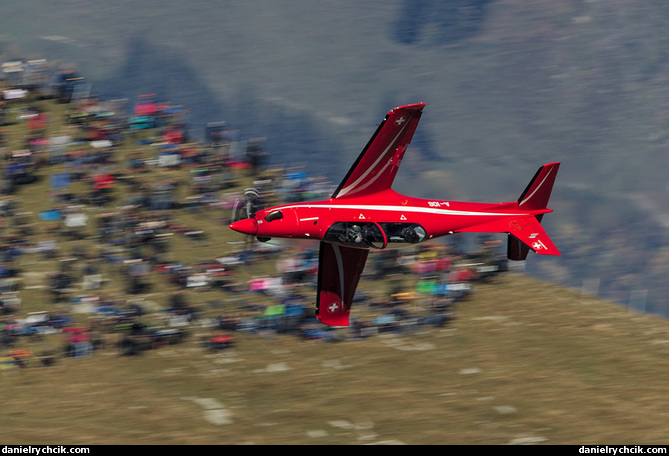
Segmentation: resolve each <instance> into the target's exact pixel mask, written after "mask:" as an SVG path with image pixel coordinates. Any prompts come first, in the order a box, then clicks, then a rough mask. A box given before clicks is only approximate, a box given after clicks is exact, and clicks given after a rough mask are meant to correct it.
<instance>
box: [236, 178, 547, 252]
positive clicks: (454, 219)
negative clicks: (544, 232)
mask: <svg viewBox="0 0 669 456" xmlns="http://www.w3.org/2000/svg"><path fill="white" fill-rule="evenodd" d="M546 212H550V209H542V210H538V211H536V215H539V214H544V213H546ZM527 215H528V213H527V211H520V210H518V207H517V204H516V203H470V202H458V201H447V200H437V199H421V198H413V197H407V196H404V195H400V194H399V193H396V192H395V191H393V190H386V191H384V192H381V193H378V194H375V195H373V197H368V198H338V199H335V198H330V199H329V200H324V201H313V202H306V203H293V204H285V205H281V206H276V207H273V208H270V209H265V210H262V211H259V212H258V213H256V214H255V217H253V218H250V219H245V220H241V221H239V222H236V223H233V224H232V225H231V228H232V229H234V230H236V231H239V232H242V233H245V234H248V235H253V236H256V237H257V238H258V239H260V240H266V239H269V238H275V237H278V238H293V239H312V240H318V241H324V242H328V243H331V244H340V245H345V246H348V247H354V248H360V249H386V248H400V247H406V246H409V245H415V244H418V243H420V242H423V241H426V240H430V239H435V238H438V237H442V236H446V235H449V234H454V233H457V232H461V231H467V228H469V227H472V226H477V225H481V224H484V223H488V222H497V221H499V220H501V219H505V218H507V219H508V218H509V217H511V218H513V217H514V216H518V217H527Z"/></svg>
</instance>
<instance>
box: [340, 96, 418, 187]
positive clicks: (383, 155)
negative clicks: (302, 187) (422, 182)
mask: <svg viewBox="0 0 669 456" xmlns="http://www.w3.org/2000/svg"><path fill="white" fill-rule="evenodd" d="M424 107H425V104H424V103H419V104H414V105H407V106H402V107H399V108H395V109H393V110H392V111H390V112H388V114H387V115H386V117H385V119H383V122H381V125H379V127H378V129H377V130H376V132H375V133H374V135H373V136H372V138H371V139H370V140H369V142H368V143H367V146H365V148H364V149H363V151H362V152H361V153H360V155H359V156H358V159H357V160H356V161H355V163H354V164H353V166H352V167H351V169H350V170H349V172H348V174H347V175H346V177H345V178H344V180H343V181H342V182H341V184H340V185H339V187H338V188H337V190H336V191H335V192H334V194H333V195H332V197H333V198H349V197H360V196H365V195H369V194H372V193H376V192H379V191H383V190H387V189H389V188H391V186H392V184H393V181H394V180H395V176H396V175H397V171H398V169H399V166H400V164H401V162H402V157H404V152H405V151H406V148H407V146H408V145H409V143H410V142H411V139H412V138H413V134H414V132H415V131H416V127H417V126H418V121H419V120H420V117H421V115H422V113H423V108H424Z"/></svg>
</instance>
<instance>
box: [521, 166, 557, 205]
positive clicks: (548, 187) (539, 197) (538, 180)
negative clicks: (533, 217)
mask: <svg viewBox="0 0 669 456" xmlns="http://www.w3.org/2000/svg"><path fill="white" fill-rule="evenodd" d="M559 168H560V164H559V163H549V164H547V165H544V166H542V167H541V168H539V171H537V173H536V174H535V175H534V178H533V179H532V180H531V181H530V183H529V185H528V186H527V188H526V189H525V191H524V192H523V193H522V194H521V195H520V198H518V207H519V208H520V209H526V210H530V211H531V210H536V209H545V208H546V206H548V199H549V198H550V196H551V191H552V190H553V184H554V183H555V176H557V172H558V169H559Z"/></svg>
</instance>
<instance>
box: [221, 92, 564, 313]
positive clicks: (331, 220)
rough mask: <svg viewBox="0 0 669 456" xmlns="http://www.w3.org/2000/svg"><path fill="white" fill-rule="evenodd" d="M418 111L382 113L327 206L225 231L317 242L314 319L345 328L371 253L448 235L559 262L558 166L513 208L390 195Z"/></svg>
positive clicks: (276, 211)
mask: <svg viewBox="0 0 669 456" xmlns="http://www.w3.org/2000/svg"><path fill="white" fill-rule="evenodd" d="M424 107H425V104H424V103H419V104H413V105H408V106H402V107H398V108H395V109H393V110H391V111H390V112H388V114H387V115H386V117H385V119H384V120H383V122H381V125H379V127H378V129H377V130H376V133H374V135H373V136H372V138H371V139H370V141H369V143H367V146H366V147H365V148H364V150H363V151H362V153H361V154H360V156H359V157H358V159H357V160H356V162H355V163H354V164H353V166H352V167H351V169H350V170H349V172H348V174H347V175H346V177H345V178H344V180H343V181H342V182H341V184H340V185H339V187H338V188H337V190H336V191H335V192H334V194H333V195H332V197H330V199H328V200H325V201H314V202H305V203H294V204H286V205H282V206H276V207H273V208H270V209H264V210H259V211H258V212H256V213H255V214H253V216H252V217H250V218H246V219H243V220H239V221H237V222H234V223H232V224H231V225H230V228H231V229H233V230H235V231H238V232H240V233H244V234H247V235H253V236H256V237H257V238H258V240H260V241H267V240H269V239H270V238H273V237H277V238H293V239H311V240H318V241H320V256H319V268H318V292H317V302H316V315H317V317H318V319H319V320H320V321H321V322H323V323H325V324H327V325H333V326H347V325H348V324H349V313H350V308H351V304H352V301H353V295H354V293H355V290H356V288H357V286H358V281H359V279H360V276H361V275H362V271H363V268H364V267H365V262H366V260H367V254H368V253H369V251H370V250H376V249H389V248H397V247H405V246H412V245H416V244H418V243H420V242H423V241H427V240H430V239H436V238H438V237H441V236H447V235H450V234H454V233H463V232H476V233H508V235H509V236H508V247H507V256H508V258H509V259H511V260H524V259H525V258H526V257H527V254H528V252H529V250H533V251H534V252H536V253H538V254H541V255H560V252H559V251H558V249H557V248H556V247H555V245H554V244H553V242H551V240H550V239H549V237H548V235H547V234H546V232H545V231H544V229H543V228H542V227H541V224H540V222H541V218H542V217H543V215H544V214H546V213H548V212H552V210H551V209H547V208H546V206H547V204H548V199H549V197H550V194H551V191H552V189H553V183H554V182H555V176H556V174H557V172H558V168H559V166H560V164H559V163H549V164H547V165H544V166H542V167H541V168H539V171H537V173H536V175H535V176H534V178H533V179H532V181H531V182H530V184H529V185H528V186H527V188H526V189H525V191H524V192H523V193H522V194H521V196H520V198H518V200H517V201H513V202H507V203H467V202H458V201H450V200H443V199H419V198H412V197H408V196H404V195H401V194H399V193H397V192H395V191H394V190H392V188H391V187H392V184H393V180H394V179H395V175H396V174H397V170H398V169H399V166H400V163H401V162H402V157H403V156H404V153H405V151H406V149H407V146H408V145H409V142H410V141H411V138H412V137H413V134H414V132H415V131H416V126H417V125H418V121H419V120H420V117H421V115H422V113H423V108H424Z"/></svg>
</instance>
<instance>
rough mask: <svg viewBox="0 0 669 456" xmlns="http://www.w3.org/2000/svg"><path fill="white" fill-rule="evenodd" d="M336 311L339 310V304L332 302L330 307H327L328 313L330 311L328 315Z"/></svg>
mask: <svg viewBox="0 0 669 456" xmlns="http://www.w3.org/2000/svg"><path fill="white" fill-rule="evenodd" d="M338 310H339V303H338V302H333V303H332V304H331V305H330V307H328V311H330V313H335V312H336V311H338Z"/></svg>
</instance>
